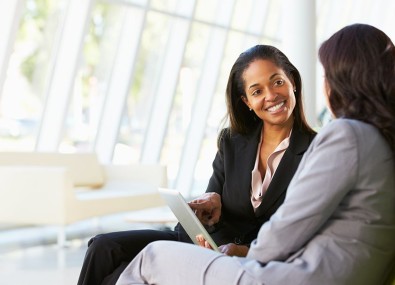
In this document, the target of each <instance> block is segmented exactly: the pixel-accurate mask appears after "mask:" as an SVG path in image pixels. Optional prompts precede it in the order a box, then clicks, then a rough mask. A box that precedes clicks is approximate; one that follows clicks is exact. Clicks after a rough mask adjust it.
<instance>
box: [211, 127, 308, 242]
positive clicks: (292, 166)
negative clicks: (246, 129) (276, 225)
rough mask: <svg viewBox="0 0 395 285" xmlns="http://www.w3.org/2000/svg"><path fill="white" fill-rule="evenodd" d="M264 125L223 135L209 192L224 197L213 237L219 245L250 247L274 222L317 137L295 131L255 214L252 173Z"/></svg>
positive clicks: (212, 231)
mask: <svg viewBox="0 0 395 285" xmlns="http://www.w3.org/2000/svg"><path fill="white" fill-rule="evenodd" d="M261 129H262V124H258V126H257V128H256V129H255V130H254V132H252V133H251V134H250V135H240V134H230V133H229V130H227V129H225V130H223V131H222V132H221V139H220V142H219V150H218V152H217V154H216V157H215V159H214V162H213V174H212V176H211V178H210V181H209V184H208V187H207V191H206V192H217V193H218V194H220V195H221V197H222V214H221V221H220V223H218V224H217V225H216V226H215V227H214V228H213V229H211V230H210V234H211V235H212V237H213V239H214V240H215V241H216V243H217V244H218V245H221V244H225V243H230V242H232V243H236V244H246V245H249V244H250V243H251V242H252V240H254V239H255V238H256V236H257V234H258V231H259V229H260V227H261V225H262V224H263V223H264V222H266V221H267V220H269V219H270V217H271V216H272V215H273V213H274V212H275V211H276V210H277V208H278V207H279V206H280V205H281V204H282V203H283V201H284V198H285V193H286V190H287V188H288V185H289V183H290V181H291V179H292V177H293V175H294V174H295V171H296V169H297V168H298V165H299V163H300V161H301V159H302V157H303V154H304V153H305V151H306V150H307V148H308V147H309V145H310V143H311V141H312V140H313V138H314V136H315V134H310V133H305V132H302V131H301V130H299V129H296V127H294V128H293V130H292V134H291V137H290V144H289V147H288V149H287V150H286V151H285V153H284V156H283V158H282V159H281V161H280V164H279V165H278V168H277V170H276V172H275V174H274V176H273V179H272V181H271V183H270V185H269V187H268V189H267V191H266V193H265V196H264V197H263V200H262V203H261V205H260V206H259V207H258V209H257V210H256V211H255V212H254V209H253V206H252V204H251V200H250V195H251V194H250V193H251V171H252V170H253V168H254V164H255V159H256V154H257V148H258V144H259V141H260V135H261Z"/></svg>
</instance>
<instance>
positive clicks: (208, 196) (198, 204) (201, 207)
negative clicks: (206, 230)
mask: <svg viewBox="0 0 395 285" xmlns="http://www.w3.org/2000/svg"><path fill="white" fill-rule="evenodd" d="M188 204H189V206H190V207H191V208H192V210H194V211H195V214H196V216H197V217H198V219H199V220H200V222H201V223H202V224H203V225H206V226H212V225H214V224H216V223H218V221H219V218H220V217H221V207H222V204H221V196H220V195H219V194H218V193H215V192H209V193H204V194H203V195H201V196H199V197H198V198H196V199H195V200H192V201H190V202H189V203H188Z"/></svg>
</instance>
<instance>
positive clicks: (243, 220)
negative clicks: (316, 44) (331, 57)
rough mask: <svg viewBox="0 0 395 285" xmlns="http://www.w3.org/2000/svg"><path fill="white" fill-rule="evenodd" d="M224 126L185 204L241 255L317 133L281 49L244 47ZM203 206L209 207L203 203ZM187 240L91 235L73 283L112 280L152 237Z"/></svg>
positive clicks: (225, 247) (225, 249) (172, 236)
mask: <svg viewBox="0 0 395 285" xmlns="http://www.w3.org/2000/svg"><path fill="white" fill-rule="evenodd" d="M226 101H227V111H228V114H227V117H228V120H229V128H225V129H223V130H222V131H221V132H220V135H219V137H218V152H217V155H216V157H215V159H214V162H213V174H212V176H211V178H210V181H209V183H208V186H207V190H206V193H205V194H203V195H202V196H200V197H199V198H198V199H196V200H194V201H191V202H190V203H189V205H190V206H191V207H192V208H193V209H194V210H195V212H196V214H197V216H198V218H199V219H200V220H201V221H202V223H203V224H205V225H208V226H210V227H209V231H210V234H211V236H212V238H213V239H214V241H215V242H216V243H217V244H218V245H220V247H219V248H220V250H221V252H222V253H224V254H226V255H230V256H246V254H247V252H248V249H249V246H250V243H251V242H252V241H253V240H254V239H255V238H256V236H257V234H258V231H259V229H260V227H261V225H262V224H263V223H264V222H266V221H267V220H268V219H270V217H271V216H272V215H273V213H274V212H275V211H276V210H277V208H278V207H279V206H280V205H281V203H282V202H283V200H284V197H285V193H286V190H287V187H288V184H289V182H290V181H291V179H292V176H293V175H294V173H295V171H296V169H297V168H298V165H299V163H300V161H301V159H302V156H303V154H304V153H305V151H306V150H307V148H308V146H309V145H310V143H311V141H312V140H313V138H314V136H315V132H314V131H313V130H312V129H311V128H310V127H309V126H308V124H307V123H306V120H305V117H304V113H303V104H302V82H301V78H300V74H299V72H298V70H297V69H296V68H295V67H294V66H293V65H292V63H291V62H289V60H288V58H287V57H286V56H285V55H284V54H283V53H282V52H281V51H279V50H278V49H276V48H275V47H272V46H267V45H257V46H255V47H252V48H251V49H249V50H247V51H246V52H244V53H242V54H241V55H240V56H239V58H238V59H237V61H236V62H235V64H234V66H233V68H232V70H231V72H230V76H229V80H228V85H227V90H226ZM207 207H208V209H207ZM156 240H171V241H182V242H186V243H192V241H191V239H190V238H188V236H187V234H186V233H185V232H184V230H183V229H182V227H181V226H180V225H177V226H176V228H175V230H174V231H172V230H168V231H155V230H134V231H125V232H115V233H107V234H101V235H98V236H96V237H94V238H92V239H91V240H90V241H89V243H88V245H89V247H88V250H87V253H86V256H85V259H84V264H83V267H82V270H81V274H80V278H79V281H78V284H80V285H82V284H88V285H97V284H115V282H116V280H117V279H118V277H119V275H120V274H121V272H122V271H123V269H124V268H125V267H126V266H127V265H128V263H129V262H130V261H131V260H132V259H133V258H134V257H135V256H136V255H137V254H138V253H139V252H140V251H141V250H142V249H143V248H144V247H145V246H146V245H147V244H149V243H151V242H153V241H156Z"/></svg>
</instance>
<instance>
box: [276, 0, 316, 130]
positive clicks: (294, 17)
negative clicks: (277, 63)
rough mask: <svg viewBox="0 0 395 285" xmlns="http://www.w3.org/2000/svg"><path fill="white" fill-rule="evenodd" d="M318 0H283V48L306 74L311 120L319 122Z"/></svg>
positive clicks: (308, 110) (307, 99)
mask: <svg viewBox="0 0 395 285" xmlns="http://www.w3.org/2000/svg"><path fill="white" fill-rule="evenodd" d="M315 17H316V9H315V0H298V1H295V0H283V13H282V31H283V33H282V43H283V46H282V51H283V52H284V53H285V54H286V55H287V56H288V58H289V59H290V60H291V62H292V63H293V64H294V65H295V66H296V68H297V69H298V70H299V72H300V74H301V76H302V83H303V96H304V107H305V113H306V118H307V121H308V122H309V123H310V125H311V126H313V127H314V126H316V124H317V110H316V109H317V107H316V96H317V95H316V83H315V82H316V61H317V51H316V20H315Z"/></svg>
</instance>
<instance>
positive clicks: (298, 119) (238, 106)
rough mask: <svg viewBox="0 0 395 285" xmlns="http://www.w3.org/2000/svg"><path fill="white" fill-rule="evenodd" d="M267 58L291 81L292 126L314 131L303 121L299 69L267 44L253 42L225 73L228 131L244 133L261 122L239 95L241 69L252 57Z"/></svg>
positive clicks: (251, 60) (244, 68)
mask: <svg viewBox="0 0 395 285" xmlns="http://www.w3.org/2000/svg"><path fill="white" fill-rule="evenodd" d="M260 59H262V60H270V61H271V62H273V63H274V64H275V65H277V66H278V67H279V68H281V69H282V70H283V71H284V73H285V74H286V75H287V77H288V78H289V79H290V80H291V81H292V82H294V84H295V89H296V92H295V99H296V105H295V109H294V111H293V115H294V119H295V121H294V126H296V127H297V128H299V129H301V130H302V131H305V132H307V133H314V131H313V130H312V129H311V128H310V126H309V125H308V124H307V122H306V118H305V115H304V111H303V101H302V79H301V77H300V74H299V71H298V70H297V69H296V67H295V66H294V65H293V64H292V63H291V62H290V61H289V59H288V58H287V57H286V56H285V55H284V54H283V53H282V52H281V51H280V50H279V49H277V48H275V47H273V46H269V45H256V46H254V47H252V48H250V49H248V50H246V51H245V52H243V53H242V54H240V56H239V57H238V58H237V60H236V62H235V63H234V64H233V67H232V69H231V71H230V74H229V79H228V84H227V87H226V105H227V111H228V112H227V117H228V119H229V125H230V126H229V127H230V131H231V132H237V133H239V134H248V133H249V132H250V131H251V130H253V129H255V126H256V125H257V124H258V123H260V122H261V119H260V118H258V117H257V116H256V115H255V113H254V112H250V111H249V109H248V107H247V106H246V104H244V102H243V100H242V97H243V96H246V94H245V91H244V90H245V86H244V85H245V82H244V79H243V73H244V71H245V70H246V69H247V68H248V67H249V65H250V64H251V63H252V62H254V61H256V60H260Z"/></svg>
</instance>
